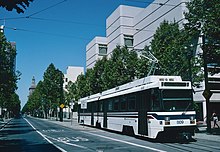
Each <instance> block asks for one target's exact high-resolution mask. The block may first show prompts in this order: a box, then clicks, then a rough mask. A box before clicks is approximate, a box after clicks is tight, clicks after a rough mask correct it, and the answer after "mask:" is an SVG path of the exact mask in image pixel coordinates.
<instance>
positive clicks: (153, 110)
mask: <svg viewBox="0 0 220 152" xmlns="http://www.w3.org/2000/svg"><path fill="white" fill-rule="evenodd" d="M81 103H83V104H87V106H86V109H84V108H83V109H81V108H82V107H81V106H80V105H81ZM78 121H79V123H83V124H85V125H89V126H94V127H99V128H104V129H109V130H113V131H119V132H123V133H126V134H134V135H140V136H146V137H149V138H157V137H165V136H169V137H170V136H171V135H174V136H176V137H177V136H178V135H183V137H186V138H188V137H191V136H193V135H194V130H195V127H196V119H195V111H194V110H193V108H192V87H191V83H190V82H189V81H182V79H181V77H180V76H148V77H145V78H142V79H138V80H135V81H133V82H130V83H127V84H124V85H121V86H118V87H116V88H113V89H110V90H107V91H104V92H102V93H98V94H94V95H91V96H88V97H85V98H81V99H80V100H79V115H78Z"/></svg>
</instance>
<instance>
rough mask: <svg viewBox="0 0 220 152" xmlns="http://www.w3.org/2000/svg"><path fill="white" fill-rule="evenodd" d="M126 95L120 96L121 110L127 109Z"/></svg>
mask: <svg viewBox="0 0 220 152" xmlns="http://www.w3.org/2000/svg"><path fill="white" fill-rule="evenodd" d="M126 103H127V102H126V97H122V98H121V110H126V109H127V104H126Z"/></svg>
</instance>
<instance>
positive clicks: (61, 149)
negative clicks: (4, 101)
mask: <svg viewBox="0 0 220 152" xmlns="http://www.w3.org/2000/svg"><path fill="white" fill-rule="evenodd" d="M24 120H25V121H27V123H28V124H29V125H30V126H31V127H32V128H33V129H34V130H35V131H36V132H37V133H38V134H40V135H41V136H42V137H43V138H44V139H45V140H46V141H47V142H49V143H50V144H52V145H54V146H55V147H56V148H58V149H59V150H60V151H62V152H67V151H66V150H64V149H63V148H61V147H59V146H57V145H55V144H54V143H53V142H52V141H50V140H49V139H48V138H47V137H46V136H45V135H43V134H42V133H41V132H40V131H38V130H37V129H36V128H35V127H34V126H33V125H32V124H31V123H30V122H29V121H28V120H27V119H26V118H24Z"/></svg>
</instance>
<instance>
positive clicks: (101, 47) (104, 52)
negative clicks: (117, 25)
mask: <svg viewBox="0 0 220 152" xmlns="http://www.w3.org/2000/svg"><path fill="white" fill-rule="evenodd" d="M99 55H107V45H105V44H99Z"/></svg>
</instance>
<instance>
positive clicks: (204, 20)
mask: <svg viewBox="0 0 220 152" xmlns="http://www.w3.org/2000/svg"><path fill="white" fill-rule="evenodd" d="M187 8H188V10H189V11H188V12H187V13H186V14H185V16H186V19H187V20H188V23H187V24H186V25H185V27H186V28H187V29H188V30H189V31H190V30H191V31H193V32H194V31H196V32H198V33H201V35H202V45H201V48H202V50H203V60H204V79H205V90H209V85H208V68H207V65H208V64H212V65H215V66H218V67H219V66H220V34H219V33H220V20H219V14H220V1H219V0H192V1H190V2H189V3H187ZM219 72H220V70H216V69H215V68H214V70H212V71H211V72H210V74H216V73H219ZM209 102H210V101H209V98H206V111H207V116H206V117H207V131H208V132H211V120H210V118H211V111H210V109H209Z"/></svg>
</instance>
